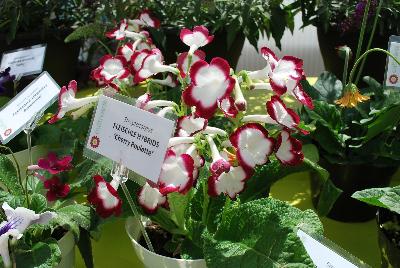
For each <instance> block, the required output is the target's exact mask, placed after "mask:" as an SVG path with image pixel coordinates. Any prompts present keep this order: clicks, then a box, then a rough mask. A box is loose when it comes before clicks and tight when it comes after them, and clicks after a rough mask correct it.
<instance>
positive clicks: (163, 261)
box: [125, 217, 207, 268]
mask: <svg viewBox="0 0 400 268" xmlns="http://www.w3.org/2000/svg"><path fill="white" fill-rule="evenodd" d="M125 229H126V232H127V233H128V236H129V237H130V239H131V241H132V245H133V248H134V249H135V252H136V255H137V256H138V258H139V260H140V261H141V262H142V263H143V264H144V266H145V267H146V268H177V267H179V268H205V267H207V266H206V262H205V260H204V259H200V260H184V259H175V258H169V257H165V256H162V255H158V254H156V253H154V252H151V251H149V250H147V249H146V248H144V247H142V246H141V245H140V244H139V243H138V240H139V238H140V237H141V233H140V228H139V226H138V222H137V220H136V219H135V218H133V217H131V218H128V219H127V220H126V223H125Z"/></svg>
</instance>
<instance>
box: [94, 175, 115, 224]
mask: <svg viewBox="0 0 400 268" xmlns="http://www.w3.org/2000/svg"><path fill="white" fill-rule="evenodd" d="M93 179H94V182H95V187H94V188H93V189H92V191H91V192H90V193H89V195H88V201H89V202H90V204H92V205H93V206H95V207H96V212H97V214H99V216H100V217H102V218H108V217H110V216H111V215H115V216H118V215H120V214H121V211H122V201H121V198H120V197H119V195H118V192H117V189H116V188H117V187H116V188H114V186H113V184H112V183H109V182H107V181H106V180H105V179H104V178H103V177H102V176H100V175H95V176H94V177H93Z"/></svg>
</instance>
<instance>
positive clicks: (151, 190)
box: [138, 182, 167, 214]
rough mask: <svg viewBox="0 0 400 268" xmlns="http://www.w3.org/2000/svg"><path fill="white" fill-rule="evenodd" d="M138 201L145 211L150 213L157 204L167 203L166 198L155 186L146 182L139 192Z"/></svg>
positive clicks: (153, 211) (155, 209)
mask: <svg viewBox="0 0 400 268" xmlns="http://www.w3.org/2000/svg"><path fill="white" fill-rule="evenodd" d="M138 202H139V204H140V205H141V206H142V208H143V209H144V210H145V211H146V212H147V213H149V214H152V213H155V212H156V211H157V209H158V207H159V206H162V205H165V204H166V203H167V198H166V197H165V196H164V195H163V194H161V193H160V191H159V190H158V189H157V188H155V187H151V186H150V184H148V183H147V182H146V184H145V185H144V186H143V187H142V189H141V190H140V192H139V195H138Z"/></svg>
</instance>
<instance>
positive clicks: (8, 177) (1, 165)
mask: <svg viewBox="0 0 400 268" xmlns="http://www.w3.org/2000/svg"><path fill="white" fill-rule="evenodd" d="M0 183H1V184H3V185H4V186H5V187H6V188H7V189H8V190H9V191H10V192H11V193H12V194H14V195H20V194H22V188H21V186H20V184H19V183H18V176H17V170H16V169H15V167H14V164H13V162H12V161H11V160H10V159H9V158H8V157H7V156H5V155H0Z"/></svg>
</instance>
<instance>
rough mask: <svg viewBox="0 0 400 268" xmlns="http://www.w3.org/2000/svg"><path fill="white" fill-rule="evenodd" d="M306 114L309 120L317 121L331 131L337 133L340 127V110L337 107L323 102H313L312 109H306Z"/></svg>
mask: <svg viewBox="0 0 400 268" xmlns="http://www.w3.org/2000/svg"><path fill="white" fill-rule="evenodd" d="M307 114H308V116H309V117H310V119H311V120H315V121H318V122H319V123H320V124H322V125H324V126H326V127H329V128H330V129H332V130H336V131H338V130H340V129H341V127H342V120H341V117H340V110H339V109H338V108H337V106H335V105H333V104H329V103H327V102H325V101H314V109H313V110H309V109H307Z"/></svg>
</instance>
